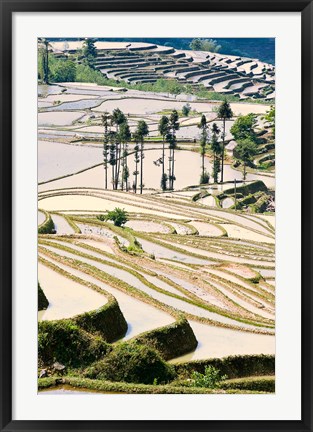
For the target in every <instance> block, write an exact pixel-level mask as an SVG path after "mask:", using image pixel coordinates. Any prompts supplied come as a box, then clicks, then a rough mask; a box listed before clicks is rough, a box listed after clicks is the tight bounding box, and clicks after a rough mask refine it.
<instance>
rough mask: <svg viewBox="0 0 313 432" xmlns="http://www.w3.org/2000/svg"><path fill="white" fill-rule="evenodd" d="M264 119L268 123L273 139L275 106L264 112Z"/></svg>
mask: <svg viewBox="0 0 313 432" xmlns="http://www.w3.org/2000/svg"><path fill="white" fill-rule="evenodd" d="M264 119H265V120H266V121H267V122H268V123H269V126H270V127H271V128H272V131H273V137H274V138H275V105H272V106H271V108H270V109H269V110H268V111H266V113H265V115H264Z"/></svg>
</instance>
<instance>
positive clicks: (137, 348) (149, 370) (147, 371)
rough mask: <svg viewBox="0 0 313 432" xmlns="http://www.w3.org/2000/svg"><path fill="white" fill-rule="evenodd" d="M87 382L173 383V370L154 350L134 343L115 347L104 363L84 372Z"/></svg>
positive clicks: (97, 363)
mask: <svg viewBox="0 0 313 432" xmlns="http://www.w3.org/2000/svg"><path fill="white" fill-rule="evenodd" d="M85 376H86V377H87V378H97V379H104V380H109V381H124V382H132V383H142V384H153V382H155V380H157V382H158V383H159V384H160V383H166V382H169V381H171V380H172V379H173V378H174V377H175V372H174V368H173V367H172V366H171V365H169V364H167V363H166V362H165V361H164V360H163V359H162V358H161V356H160V355H159V354H158V353H157V352H156V351H155V350H154V349H152V348H149V347H147V346H145V345H140V344H137V343H135V342H124V343H121V344H118V345H116V346H115V347H114V348H113V350H112V351H111V352H110V353H109V354H108V355H107V356H106V357H105V358H104V359H103V360H100V361H98V362H96V363H94V364H93V365H92V366H90V367H89V368H88V369H87V370H86V371H85Z"/></svg>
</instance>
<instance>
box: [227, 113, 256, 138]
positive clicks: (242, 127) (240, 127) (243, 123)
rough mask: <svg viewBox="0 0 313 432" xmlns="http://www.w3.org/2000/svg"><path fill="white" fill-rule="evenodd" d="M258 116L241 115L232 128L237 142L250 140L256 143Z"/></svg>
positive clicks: (231, 130)
mask: <svg viewBox="0 0 313 432" xmlns="http://www.w3.org/2000/svg"><path fill="white" fill-rule="evenodd" d="M256 122H257V121H256V116H255V114H247V115H244V116H243V115H241V116H239V117H238V118H237V120H236V121H235V122H234V124H233V125H232V127H231V128H230V132H231V134H232V135H233V137H234V139H235V141H242V140H245V139H249V140H251V141H254V142H255V141H256V133H255V130H254V128H255V126H256Z"/></svg>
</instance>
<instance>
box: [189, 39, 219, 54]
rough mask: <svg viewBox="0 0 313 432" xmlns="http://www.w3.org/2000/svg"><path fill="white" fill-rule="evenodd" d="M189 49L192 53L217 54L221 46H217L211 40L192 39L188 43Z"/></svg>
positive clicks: (214, 41)
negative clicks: (205, 52) (207, 52)
mask: <svg viewBox="0 0 313 432" xmlns="http://www.w3.org/2000/svg"><path fill="white" fill-rule="evenodd" d="M189 47H190V49H192V50H193V51H210V52H218V51H219V50H220V49H221V45H217V42H216V40H213V39H200V38H196V39H193V40H192V41H191V42H190V45H189Z"/></svg>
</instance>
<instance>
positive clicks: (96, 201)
mask: <svg viewBox="0 0 313 432" xmlns="http://www.w3.org/2000/svg"><path fill="white" fill-rule="evenodd" d="M70 178H73V177H70ZM46 186H48V185H46ZM117 203H118V206H119V207H121V208H124V209H125V210H126V211H127V212H132V213H138V212H140V213H146V214H153V215H156V216H165V217H173V218H177V219H185V216H182V215H176V214H175V213H174V214H173V213H172V214H171V213H163V212H162V211H157V210H154V209H152V208H150V209H149V208H144V207H138V206H136V205H135V204H124V203H120V202H118V201H114V200H112V201H111V200H107V199H104V198H99V197H93V196H84V195H75V193H73V194H72V195H61V196H57V197H51V198H49V197H48V198H44V199H41V200H40V207H41V208H43V209H44V210H54V211H58V210H69V211H73V210H74V211H75V210H76V211H79V212H84V211H92V212H101V213H102V212H105V211H107V210H114V209H115V207H116V204H117ZM160 208H161V206H160Z"/></svg>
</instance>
